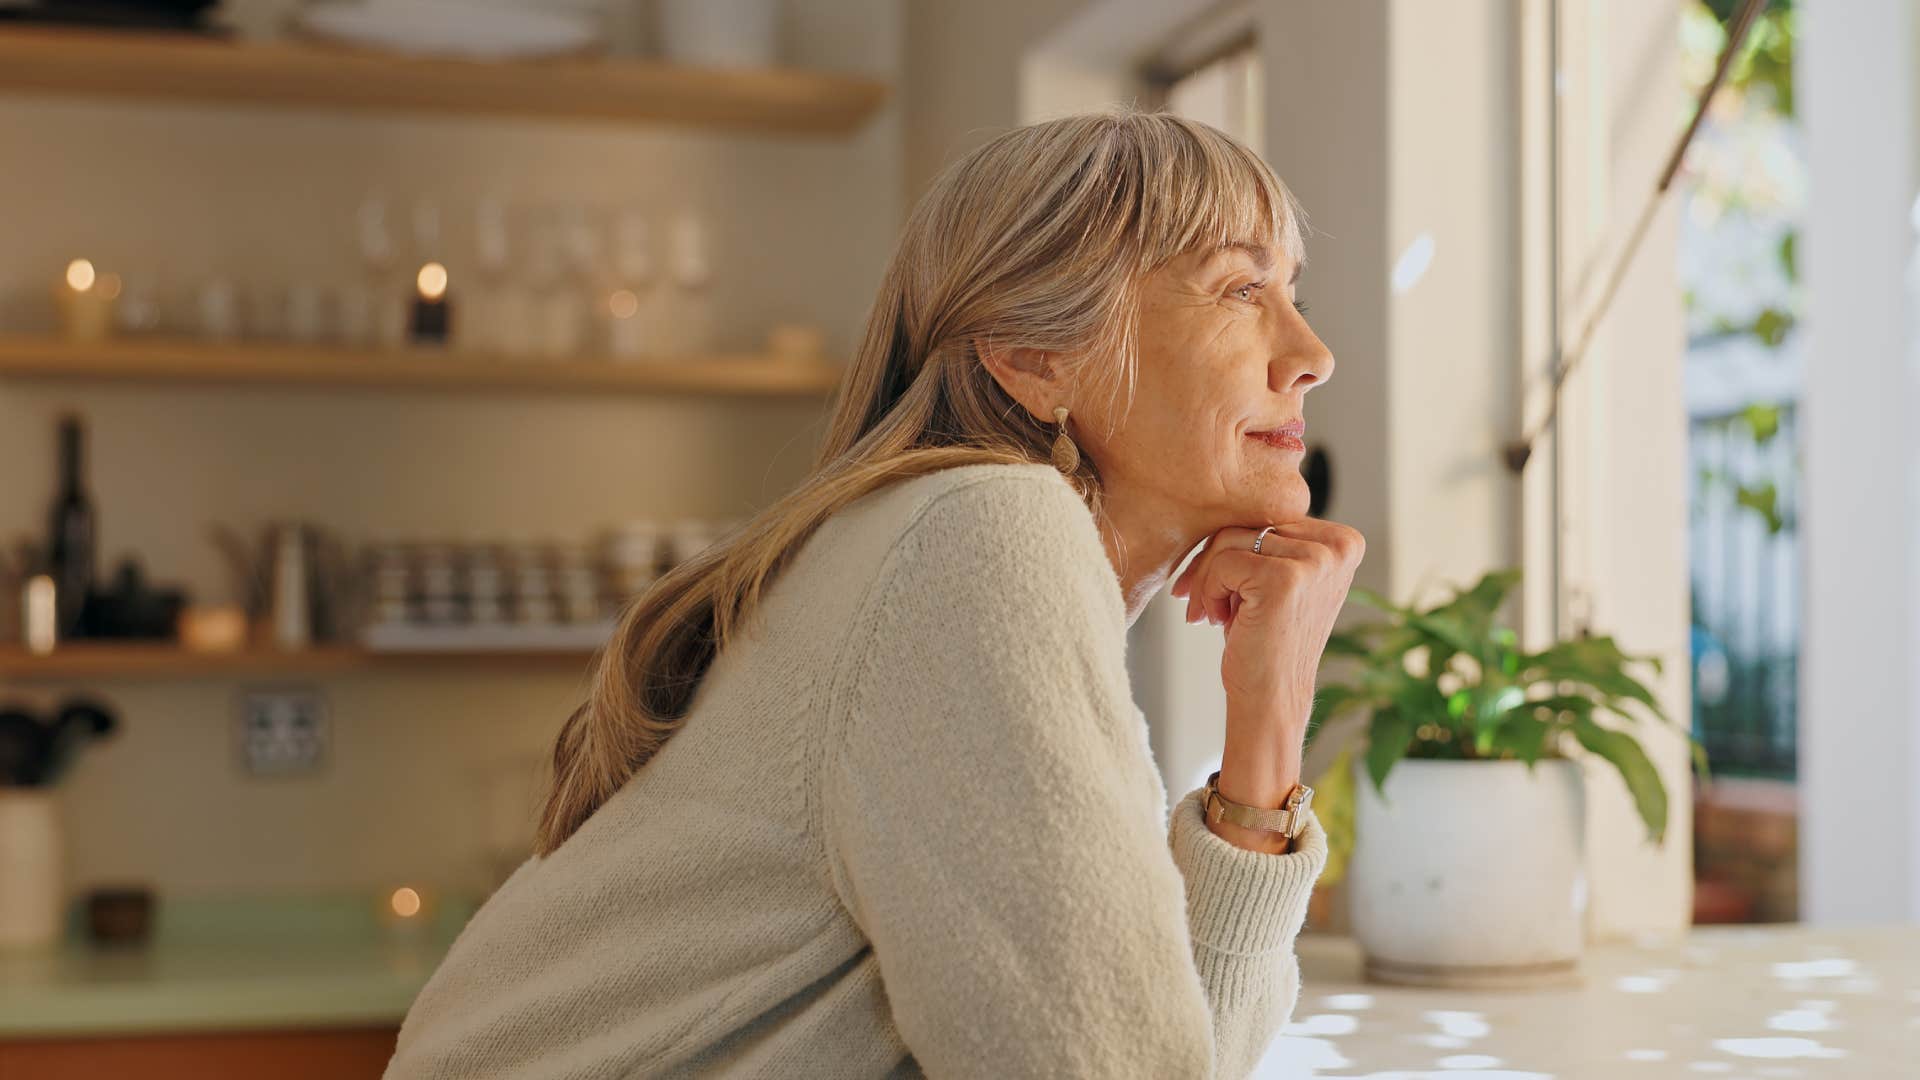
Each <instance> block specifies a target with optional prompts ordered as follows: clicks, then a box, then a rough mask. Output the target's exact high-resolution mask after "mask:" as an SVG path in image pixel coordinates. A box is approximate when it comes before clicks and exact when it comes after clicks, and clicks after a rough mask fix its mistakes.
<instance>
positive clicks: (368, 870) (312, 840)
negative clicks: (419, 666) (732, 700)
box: [0, 0, 905, 895]
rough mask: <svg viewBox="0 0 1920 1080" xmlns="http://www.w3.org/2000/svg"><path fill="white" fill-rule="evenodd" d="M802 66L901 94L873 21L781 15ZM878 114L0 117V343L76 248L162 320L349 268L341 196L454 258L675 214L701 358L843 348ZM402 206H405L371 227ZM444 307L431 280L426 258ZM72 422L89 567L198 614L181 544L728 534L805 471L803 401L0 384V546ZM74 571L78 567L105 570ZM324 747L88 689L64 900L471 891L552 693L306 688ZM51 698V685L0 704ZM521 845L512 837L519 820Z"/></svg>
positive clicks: (878, 163) (39, 316)
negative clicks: (697, 288)
mask: <svg viewBox="0 0 1920 1080" xmlns="http://www.w3.org/2000/svg"><path fill="white" fill-rule="evenodd" d="M792 8H793V11H794V15H795V19H794V21H793V24H792V31H793V32H792V34H791V35H790V38H789V42H790V45H791V47H792V50H793V52H792V59H793V61H794V62H796V63H799V64H802V65H813V66H819V67H824V68H830V69H841V70H856V71H865V72H869V73H872V74H875V75H878V76H880V77H882V78H886V79H890V80H896V79H897V78H898V77H899V76H900V75H901V73H902V71H903V68H904V64H903V49H904V37H905V34H904V28H903V21H904V14H903V12H902V11H901V6H900V5H899V4H898V3H897V2H896V0H823V2H817V3H808V4H805V5H792ZM904 113H905V106H904V101H903V96H902V94H901V93H900V92H899V91H898V89H896V93H895V96H894V97H893V99H892V100H891V101H890V102H889V103H888V104H887V105H886V106H885V107H884V108H883V109H882V110H881V112H880V113H879V114H878V115H877V116H876V117H875V119H874V120H873V121H871V122H870V123H869V124H868V125H867V126H866V127H864V128H862V129H861V130H860V131H859V132H858V133H856V134H854V135H852V136H850V137H848V138H845V139H825V140H816V139H810V138H788V137H778V136H775V137H765V136H756V135H740V134H708V133H704V132H700V131H694V130H682V129H674V128H658V127H609V126H605V125H597V124H569V123H561V122H556V123H545V122H514V121H500V120H491V119H484V118H475V119H467V118H461V119H446V118H436V117H416V116H405V115H394V114H365V113H329V112H324V111H288V110H273V109H247V108H240V107H202V106H195V105H182V104H171V105H152V106H148V105H142V104H139V103H136V102H130V101H126V100H119V101H110V102H95V101H85V102H83V101H77V100H67V99H52V98H49V99H41V98H34V97H27V96H17V95H0V160H4V162H5V167H4V168H0V236H3V237H4V242H3V243H0V330H21V329H25V330H45V329H48V328H50V326H51V325H52V318H53V316H52V312H51V310H50V304H49V300H48V297H49V291H48V287H49V285H50V283H51V282H52V281H53V279H54V277H55V275H56V274H58V273H59V272H60V270H61V268H62V267H64V265H65V264H66V262H67V260H68V259H70V258H72V257H74V256H75V255H76V254H80V253H85V254H87V255H88V256H90V257H92V258H93V259H95V260H96V261H97V262H98V263H99V264H100V265H101V266H102V268H103V269H115V270H123V271H125V270H135V271H157V272H160V273H162V274H164V275H165V282H166V284H167V285H168V287H169V292H170V293H173V294H175V295H178V294H184V293H187V292H189V291H190V290H191V288H192V287H193V286H194V285H195V284H196V283H197V282H198V281H199V280H200V279H201V278H202V277H203V276H204V275H206V274H209V273H213V272H216V271H217V272H220V273H223V274H226V275H230V276H232V277H234V278H236V279H238V280H240V281H241V282H243V283H246V284H248V285H249V286H251V285H252V284H254V283H262V284H269V285H274V286H280V287H284V286H285V285H286V284H288V283H290V282H292V281H296V280H316V281H319V282H322V283H332V282H338V281H343V280H349V279H351V278H352V277H354V276H355V275H357V274H358V273H359V269H358V259H357V252H356V248H355V244H354V240H353V236H352V232H351V222H352V215H353V212H354V209H355V206H356V204H357V203H358V201H359V200H360V199H361V198H362V197H363V195H364V194H365V193H366V192H367V191H368V190H369V189H370V188H372V187H375V186H378V187H381V188H384V189H385V190H386V191H387V192H389V193H390V194H391V195H392V196H394V197H395V198H396V199H399V200H405V199H409V198H411V197H413V196H416V195H427V194H431V195H435V196H437V197H439V198H440V199H441V201H442V204H443V207H444V213H445V215H446V222H445V228H446V232H447V237H448V240H449V242H450V243H451V244H453V245H455V247H456V248H457V249H458V250H457V251H456V254H457V255H462V256H464V255H465V254H466V251H467V245H468V236H469V230H467V229H465V228H464V224H465V222H467V221H469V220H471V218H470V217H462V216H458V215H460V213H461V211H462V210H463V209H465V210H467V211H468V212H469V213H470V209H471V207H472V205H473V201H474V200H475V199H476V198H477V197H478V196H480V195H482V194H493V193H504V194H505V195H507V196H508V197H509V198H510V199H512V200H514V201H516V202H541V201H560V200H566V201H577V202H580V203H584V204H586V205H589V206H598V207H603V208H612V207H626V206H637V207H640V208H642V209H649V210H657V211H659V212H660V213H661V214H665V213H669V212H673V211H677V210H679V209H682V208H693V209H697V210H700V211H702V212H704V213H706V214H707V215H708V217H709V220H710V222H711V227H712V233H713V245H714V266H715V269H716V280H715V286H714V288H715V293H714V295H715V298H716V301H717V303H718V305H719V306H718V310H719V311H720V312H721V316H722V321H721V324H720V327H719V338H720V341H719V344H720V345H721V347H723V348H744V347H750V346H753V345H754V344H756V343H758V342H759V341H760V340H762V337H763V335H764V333H765V331H766V329H767V328H768V327H769V326H770V325H771V324H773V323H774V322H778V321H784V320H795V319H804V320H807V321H813V322H817V323H819V324H821V325H822V326H823V327H824V328H825V329H826V332H827V341H828V348H829V350H830V351H831V352H833V353H835V354H838V355H843V356H844V355H845V354H846V353H847V352H848V350H850V349H851V348H852V347H853V344H854V342H855V341H856V340H857V334H858V332H859V330H860V328H861V324H862V321H863V320H864V318H865V316H866V312H867V308H868V306H869V305H870V304H871V303H872V298H873V290H874V288H875V285H876V283H877V281H878V280H879V275H880V272H881V270H882V268H883V266H884V263H885V260H886V258H887V256H888V255H889V254H890V252H891V249H892V246H893V244H894V242H895V238H896V236H897V233H898V229H899V225H900V222H901V220H902V218H903V212H902V191H903V182H902V163H903V157H904V153H903V146H904V140H905V134H904V129H903V116H904ZM399 205H400V206H401V207H404V205H405V203H404V202H402V203H400V204H399ZM451 265H452V267H453V269H454V271H455V275H456V276H455V281H456V283H457V282H458V281H459V280H460V278H459V276H458V275H459V274H460V272H461V265H460V264H459V263H458V262H457V261H451ZM68 407H75V408H78V409H80V410H81V411H82V412H83V413H84V414H85V415H86V416H88V417H89V418H90V420H91V422H92V445H91V464H90V482H91V489H92V494H93V499H94V503H95V505H96V507H97V513H98V517H99V522H100V542H101V553H102V556H103V561H104V560H105V559H110V558H115V557H117V556H118V555H119V554H120V553H122V552H126V551H135V552H138V553H139V554H140V555H142V556H143V557H144V558H145V560H146V565H147V569H148V571H149V572H150V574H151V576H152V577H153V578H155V579H157V580H159V581H163V582H169V583H171V582H179V583H183V584H186V585H188V586H190V587H191V588H192V589H193V590H194V592H195V594H196V596H197V597H198V598H200V599H205V600H223V599H229V598H230V596H229V594H228V589H227V586H226V578H225V575H224V572H223V570H222V567H221V563H220V561H219V558H218V555H217V552H216V550H215V548H214V547H213V545H212V544H211V543H210V542H209V541H208V540H207V536H206V532H207V527H208V525H209V524H210V523H212V522H216V521H217V522H226V523H229V524H233V525H237V526H241V527H245V528H249V529H251V528H254V527H256V526H258V525H259V524H260V523H261V522H263V521H265V520H267V519H268V518H270V517H278V516H300V517H306V518H310V519H313V520H315V521H318V522H321V523H323V524H326V525H329V526H331V527H333V528H335V529H338V530H340V531H342V532H343V533H344V534H346V535H347V536H348V537H350V538H352V539H356V540H362V539H365V538H368V537H370V536H383V537H411V538H422V539H435V538H438V539H476V540H477V539H512V538H515V537H524V538H528V539H538V538H556V539H557V538H585V536H586V535H587V534H588V533H589V532H590V531H591V530H593V529H596V528H599V527H602V526H605V525H609V524H613V523H617V522H620V521H624V520H627V519H631V518H640V517H650V518H670V517H681V516H688V517H704V516H733V515H737V514H740V513H742V512H745V511H748V510H751V509H754V508H757V507H759V506H762V505H764V504H765V503H766V502H768V501H770V500H771V499H772V498H774V497H775V496H777V495H778V494H780V493H782V492H784V491H785V490H786V489H787V488H789V487H790V486H791V485H792V483H793V482H794V481H795V480H797V479H798V478H799V477H800V476H801V475H802V474H803V473H804V472H805V471H806V469H807V467H808V466H809V465H810V464H811V458H812V451H813V444H814V439H815V437H816V434H817V428H818V425H819V421H820V418H821V416H822V413H823V410H824V404H823V402H821V401H817V400H816V401H788V402H770V401H758V402H754V401H729V400H686V399H647V398H630V397H624V396H615V397H599V398H593V397H583V396H569V395H551V396H543V395H531V396H492V397H472V398H463V397H459V396H455V395H438V394H432V393H426V394H380V393H373V392H361V391H333V392H315V391H304V390H294V389H285V388H281V389H266V388H257V387H256V388H208V387H191V388H189V387H168V388H159V389H156V388H152V387H135V386H107V385H84V384H77V383H57V382H48V383H40V382H31V383H30V382H16V381H7V382H4V383H0V495H4V498H0V538H4V539H7V540H11V539H12V538H14V537H16V536H18V535H22V534H28V533H32V534H36V535H37V534H39V533H40V532H41V530H43V529H44V522H45V513H46V507H47V505H48V501H49V500H50V499H51V497H52V495H53V490H52V485H53V469H54V456H53V450H54V417H55V416H56V414H57V413H58V412H59V411H61V410H62V409H64V408H68ZM110 565H111V564H110V563H108V564H105V565H103V569H107V568H108V567H110ZM321 681H322V682H323V684H324V685H325V686H326V688H327V690H328V693H329V695H330V698H331V703H332V707H333V714H334V725H335V730H334V734H335V738H334V744H335V745H334V749H335V755H334V758H333V760H332V762H331V764H330V765H329V766H328V767H327V768H325V769H324V770H322V771H321V772H320V773H318V774H315V775H311V776H300V777H285V778H274V779H259V778H252V777H248V776H245V775H242V774H241V773H240V772H239V771H238V769H237V768H236V767H235V765H234V755H233V751H232V747H231V742H230V734H231V730H232V715H233V697H234V693H235V685H234V684H233V683H231V682H228V681H223V680H218V679H209V680H202V681H195V682H182V683H174V684H166V683H152V682H128V683H117V684H112V685H103V686H100V687H98V688H97V689H98V690H99V691H101V692H103V693H105V694H106V696H107V697H108V698H109V700H111V701H112V702H114V703H115V704H117V705H119V706H120V707H121V710H122V713H123V716H124V719H125V730H124V731H123V733H122V734H121V735H119V736H118V737H117V738H115V739H114V740H113V741H111V742H109V743H107V744H105V745H103V746H101V747H99V748H98V749H97V750H96V751H95V752H91V753H89V754H87V755H86V757H85V758H84V759H83V760H82V761H81V762H80V764H79V766H78V768H77V770H76V772H75V773H74V774H73V776H72V777H71V782H70V783H68V784H66V785H65V786H64V788H63V790H62V793H61V798H62V802H63V807H64V811H65V814H66V820H67V825H68V831H69V836H70V841H71V847H72V854H73V870H74V874H73V884H74V885H75V886H76V887H84V886H87V885H90V884H94V883H97V882H100V881H106V880H127V879H133V880H144V881H147V882H150V883H152V884H154V885H155V886H157V887H158V889H159V891H160V892H161V893H162V894H163V895H170V894H171V895H177V894H183V893H196V892H202V893H203V892H216V891H233V890H282V889H285V890H303V889H325V888H363V887H377V886H381V885H388V884H391V883H392V882H393V881H395V880H396V879H397V878H399V877H402V876H405V877H408V878H411V879H413V880H424V881H430V882H433V883H436V884H443V885H454V884H458V885H462V886H465V885H471V884H475V883H478V882H480V881H482V880H483V879H484V875H485V874H487V873H489V872H490V871H491V867H490V866H489V865H488V864H487V862H486V852H485V844H484V839H485V833H486V827H485V825H484V824H483V823H484V821H485V820H486V818H487V815H488V814H489V813H491V812H492V810H491V807H493V806H494V801H495V796H496V795H497V793H499V792H500V791H502V790H506V791H508V792H509V793H511V792H512V791H513V790H515V789H516V787H517V789H518V790H520V791H522V792H532V791H533V790H534V789H535V788H536V781H535V774H536V773H537V771H538V768H539V763H540V761H541V760H542V759H543V757H544V755H545V754H546V752H547V750H548V749H549V747H550V746H551V741H552V738H553V735H554V733H555V732H556V731H557V730H558V726H559V724H560V722H561V721H562V720H564V718H565V717H566V715H567V713H568V712H569V711H570V710H571V708H572V706H573V705H574V704H575V703H577V702H578V700H579V695H580V686H579V680H578V679H577V678H576V677H574V676H571V675H541V674H534V675H528V674H496V673H474V672H457V671H439V672H423V673H418V674H381V675H365V676H356V677H351V678H338V679H328V680H321ZM0 691H4V692H5V696H7V697H9V698H12V697H28V698H29V699H31V700H39V699H42V698H47V699H51V698H53V697H55V696H57V693H58V688H44V689H42V688H28V687H18V686H4V687H0ZM521 821H522V831H523V833H524V834H525V835H530V831H531V830H530V821H531V819H530V817H528V816H523V817H522V819H521Z"/></svg>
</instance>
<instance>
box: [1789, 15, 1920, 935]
mask: <svg viewBox="0 0 1920 1080" xmlns="http://www.w3.org/2000/svg"><path fill="white" fill-rule="evenodd" d="M1800 18H1801V20H1802V21H1801V26H1802V28H1803V31H1802V34H1801V37H1800V40H1799V43H1798V50H1799V52H1798V67H1797V68H1796V70H1795V72H1794V78H1795V80H1796V84H1797V92H1798V99H1799V100H1798V107H1799V111H1800V115H1801V118H1802V121H1803V123H1804V126H1805V130H1806V138H1807V161H1808V169H1809V177H1810V192H1809V194H1810V200H1809V205H1808V212H1807V224H1806V228H1805V234H1804V237H1803V240H1804V243H1803V244H1802V245H1801V251H1802V252H1804V255H1803V263H1802V265H1803V267H1804V281H1805V286H1806V307H1807V325H1806V335H1807V338H1806V341H1807V346H1806V348H1807V355H1808V358H1809V359H1808V363H1807V366H1806V388H1805V391H1804V402H1803V404H1802V406H1801V408H1802V412H1803V420H1802V424H1801V431H1802V436H1801V438H1802V443H1801V449H1802V452H1803V454H1804V455H1805V458H1804V460H1805V467H1806V481H1805V483H1804V484H1802V485H1801V490H1802V491H1803V492H1804V493H1805V506H1804V507H1803V509H1802V521H1803V526H1802V527H1803V528H1804V529H1805V535H1806V539H1805V542H1804V543H1803V544H1802V547H1801V550H1802V551H1803V552H1805V553H1806V554H1805V558H1804V562H1803V565H1802V571H1803V584H1802V588H1803V590H1804V596H1805V601H1804V609H1805V611H1806V613H1807V615H1806V623H1805V627H1804V630H1803V633H1804V634H1805V639H1804V643H1803V647H1802V659H1801V679H1800V713H1799V716H1800V730H1799V735H1800V785H1801V791H1800V806H1801V815H1802V816H1801V836H1800V897H1801V910H1802V913H1803V916H1804V918H1806V919H1807V920H1808V921H1810V922H1817V923H1867V922H1893V921H1902V922H1910V921H1914V920H1917V919H1920V431H1917V429H1916V425H1915V422H1914V414H1915V411H1916V408H1917V407H1920V384H1917V383H1916V378H1915V371H1916V364H1920V331H1917V330H1916V326H1917V325H1920V324H1916V322H1915V319H1916V316H1917V315H1920V304H1916V294H1915V290H1916V287H1920V261H1917V260H1916V247H1915V239H1914V238H1915V231H1914V230H1915V228H1916V226H1920V214H1917V213H1916V204H1915V193H1916V190H1917V188H1920V183H1917V182H1920V165H1917V164H1916V158H1917V156H1920V128H1916V126H1915V125H1916V122H1917V121H1920V109H1917V108H1916V105H1915V99H1914V95H1915V93H1916V91H1917V90H1920V81H1916V80H1915V78H1914V76H1913V69H1914V63H1915V60H1916V58H1920V47H1916V41H1915V36H1914V35H1915V33H1916V30H1920V26H1916V20H1915V18H1914V14H1913V8H1912V5H1911V4H1909V3H1906V2H1903V0H1849V2H1848V3H1845V4H1840V3H1837V2H1836V0H1817V2H1815V3H1810V4H1807V5H1805V7H1804V8H1803V9H1802V10H1801V12H1800Z"/></svg>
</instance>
